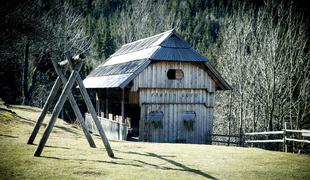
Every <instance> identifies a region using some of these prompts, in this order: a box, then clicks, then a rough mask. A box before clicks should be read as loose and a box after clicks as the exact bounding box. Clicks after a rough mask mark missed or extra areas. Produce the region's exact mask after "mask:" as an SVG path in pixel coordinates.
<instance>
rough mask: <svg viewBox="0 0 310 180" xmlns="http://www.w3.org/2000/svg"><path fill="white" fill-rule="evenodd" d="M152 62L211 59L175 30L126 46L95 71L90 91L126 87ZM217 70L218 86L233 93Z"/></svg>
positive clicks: (88, 80) (87, 84) (90, 77)
mask: <svg viewBox="0 0 310 180" xmlns="http://www.w3.org/2000/svg"><path fill="white" fill-rule="evenodd" d="M151 61H187V62H204V63H207V62H208V59H207V58H206V57H204V56H203V55H201V54H200V53H198V52H197V51H196V50H194V49H193V48H191V46H190V45H189V44H188V43H187V42H186V41H185V40H183V39H182V38H181V37H180V36H179V35H178V34H177V33H176V32H175V30H174V29H172V30H169V31H166V32H163V33H160V34H157V35H154V36H151V37H148V38H144V39H140V40H138V41H134V42H131V43H128V44H125V45H123V46H122V47H121V48H120V49H118V50H117V51H116V52H115V53H114V54H112V55H111V56H110V57H109V58H108V59H107V61H106V62H104V63H102V64H101V65H99V66H98V67H97V68H95V69H94V70H93V71H92V72H91V73H90V74H89V75H88V76H87V77H86V79H85V80H84V81H83V82H84V84H85V87H86V88H111V87H125V86H126V85H128V84H129V83H130V81H131V80H133V79H134V78H135V77H136V76H137V75H138V74H139V73H140V72H141V71H142V70H143V69H144V68H146V67H147V65H148V64H149V63H150V62H151ZM208 68H210V67H208ZM213 69H214V68H213ZM213 69H212V70H211V71H210V72H211V73H214V77H216V78H217V79H218V82H220V83H221V82H222V83H221V84H222V86H220V87H222V89H230V86H229V85H228V84H227V82H226V81H225V80H224V79H223V78H222V77H220V75H219V73H217V72H215V71H214V70H213ZM227 85H228V86H227Z"/></svg>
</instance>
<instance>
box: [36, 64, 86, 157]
mask: <svg viewBox="0 0 310 180" xmlns="http://www.w3.org/2000/svg"><path fill="white" fill-rule="evenodd" d="M81 67H82V63H81V62H80V63H79V64H78V65H77V67H76V68H75V69H73V70H72V72H71V75H70V77H69V80H68V82H67V83H66V85H65V87H64V89H63V90H62V93H61V95H60V97H59V99H58V101H57V103H56V105H55V108H54V110H53V113H52V117H51V120H50V122H49V123H48V125H47V127H46V129H45V131H44V133H43V136H42V138H41V140H40V142H39V144H38V146H37V149H36V150H35V153H34V156H40V155H41V153H42V151H43V148H44V146H45V143H46V141H47V139H48V137H49V135H50V133H51V131H52V129H53V127H54V125H55V123H56V120H57V117H58V116H59V113H60V111H61V109H62V107H63V105H64V103H65V101H66V99H67V97H68V95H69V92H70V90H71V88H72V86H73V84H74V81H75V79H76V78H77V76H78V75H79V74H78V72H79V71H80V69H81Z"/></svg>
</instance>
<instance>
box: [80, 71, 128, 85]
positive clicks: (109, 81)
mask: <svg viewBox="0 0 310 180" xmlns="http://www.w3.org/2000/svg"><path fill="white" fill-rule="evenodd" d="M132 75H133V73H129V74H118V75H109V76H99V77H87V78H86V79H84V81H83V84H84V86H85V87H86V88H115V87H120V85H121V84H122V83H123V82H124V81H126V79H128V78H129V77H130V76H132Z"/></svg>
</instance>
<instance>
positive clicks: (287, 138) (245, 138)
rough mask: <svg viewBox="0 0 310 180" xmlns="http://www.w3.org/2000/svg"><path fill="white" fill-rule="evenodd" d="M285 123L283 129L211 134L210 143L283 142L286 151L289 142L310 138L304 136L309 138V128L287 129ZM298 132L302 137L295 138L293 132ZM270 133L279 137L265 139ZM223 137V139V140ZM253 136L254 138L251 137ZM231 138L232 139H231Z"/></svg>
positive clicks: (244, 144)
mask: <svg viewBox="0 0 310 180" xmlns="http://www.w3.org/2000/svg"><path fill="white" fill-rule="evenodd" d="M286 127H287V125H286V123H285V125H284V129H283V130H282V131H266V132H252V133H244V134H238V135H224V134H212V143H224V144H227V145H228V146H230V144H233V145H238V146H247V145H248V144H252V145H253V144H260V143H283V151H284V152H287V145H288V143H289V142H298V143H309V144H310V140H308V139H305V138H310V130H305V129H303V130H294V129H287V128H286ZM297 133H298V134H299V137H302V139H297V138H295V136H294V134H297ZM261 135H264V137H265V138H264V139H263V138H262V137H260V139H259V138H257V137H258V136H261ZM272 135H278V136H281V137H278V138H275V139H266V138H270V136H272ZM218 137H221V140H218ZM223 138H224V140H223ZM251 138H255V139H251ZM232 140H233V141H232Z"/></svg>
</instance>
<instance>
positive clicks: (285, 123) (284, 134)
mask: <svg viewBox="0 0 310 180" xmlns="http://www.w3.org/2000/svg"><path fill="white" fill-rule="evenodd" d="M286 129H287V122H284V129H283V151H284V152H287V144H286V134H287V132H286Z"/></svg>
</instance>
